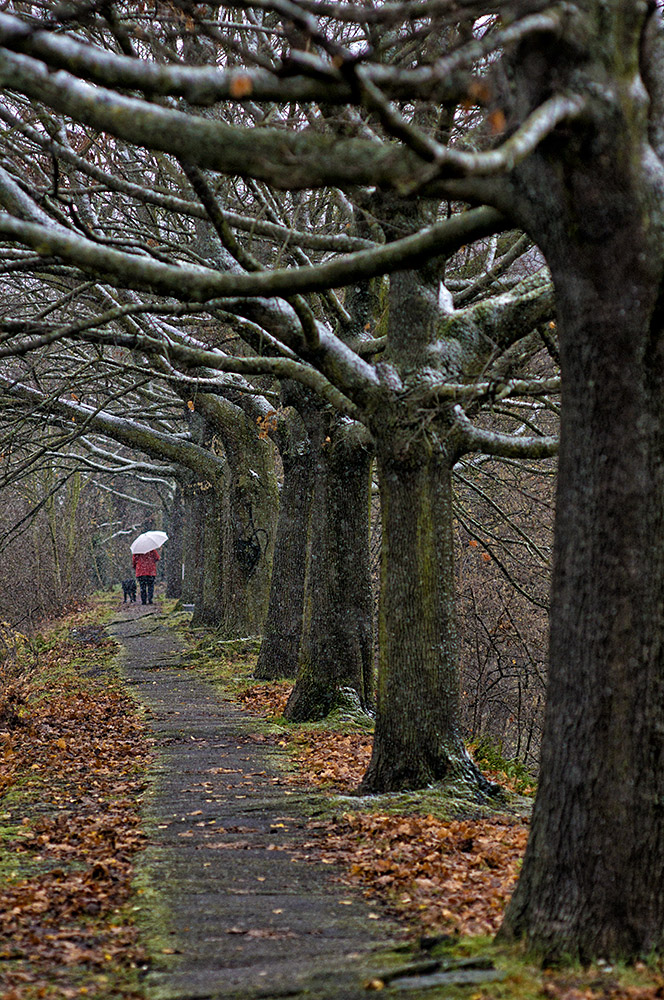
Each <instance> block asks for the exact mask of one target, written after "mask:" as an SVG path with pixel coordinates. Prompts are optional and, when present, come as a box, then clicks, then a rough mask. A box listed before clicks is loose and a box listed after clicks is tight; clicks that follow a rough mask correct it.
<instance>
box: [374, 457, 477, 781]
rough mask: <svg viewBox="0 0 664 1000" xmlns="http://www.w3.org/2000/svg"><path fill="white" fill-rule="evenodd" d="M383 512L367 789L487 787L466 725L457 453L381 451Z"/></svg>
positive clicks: (380, 475) (380, 467) (380, 471)
mask: <svg viewBox="0 0 664 1000" xmlns="http://www.w3.org/2000/svg"><path fill="white" fill-rule="evenodd" d="M378 461H379V465H378V467H379V479H380V496H381V509H382V517H383V536H382V537H383V541H382V556H381V592H380V605H379V624H378V628H379V667H378V700H377V717H376V732H375V736H374V746H373V754H372V758H371V762H370V765H369V768H368V770H367V773H366V775H365V776H364V779H363V781H362V785H361V791H364V792H369V793H374V792H389V791H399V790H401V789H404V788H422V787H424V786H426V785H428V784H431V783H432V782H435V781H441V780H443V779H452V780H454V779H459V780H462V781H463V782H464V783H465V784H466V785H470V786H471V787H472V788H474V789H475V790H476V791H477V792H478V793H482V792H487V791H488V790H489V787H490V786H489V785H488V783H487V782H486V781H485V780H484V779H483V778H482V776H481V775H480V773H479V772H478V771H477V769H476V768H475V766H474V764H473V763H472V761H471V759H470V758H469V756H468V754H467V752H466V749H465V747H464V744H463V740H462V738H461V732H460V727H459V666H458V664H459V654H458V644H457V630H456V612H455V581H454V558H453V551H454V549H453V538H452V484H451V468H452V459H451V458H450V457H449V456H447V455H445V453H444V452H437V453H436V452H433V453H432V452H431V451H430V450H429V449H428V448H426V447H425V446H423V447H422V448H421V449H419V450H417V451H416V450H415V449H411V450H410V451H409V452H408V454H407V456H406V457H399V456H396V455H395V454H394V453H393V452H391V451H390V450H383V451H382V452H381V451H379V460H378Z"/></svg>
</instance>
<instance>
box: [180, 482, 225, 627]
mask: <svg viewBox="0 0 664 1000" xmlns="http://www.w3.org/2000/svg"><path fill="white" fill-rule="evenodd" d="M224 484H225V480H224V479H223V478H222V477H220V482H219V483H218V484H213V483H209V482H198V483H196V484H195V486H194V489H195V490H196V496H195V497H194V502H193V506H192V513H193V515H194V524H193V525H192V528H193V531H192V532H191V534H190V539H191V542H192V544H193V546H194V548H193V550H192V557H193V562H194V566H193V574H192V576H193V583H194V586H195V587H196V590H195V592H194V614H193V617H192V624H193V625H194V626H200V625H211V626H213V627H215V628H216V627H217V626H218V625H219V621H220V618H221V615H222V572H221V571H222V566H223V563H224V530H223V529H224V521H223V510H224V505H223V488H224ZM186 583H187V570H186V563H185V584H186ZM185 592H186V588H185Z"/></svg>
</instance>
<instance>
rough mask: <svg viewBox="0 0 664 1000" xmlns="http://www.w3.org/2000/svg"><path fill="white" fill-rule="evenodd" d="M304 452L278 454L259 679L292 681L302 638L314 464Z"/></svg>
mask: <svg viewBox="0 0 664 1000" xmlns="http://www.w3.org/2000/svg"><path fill="white" fill-rule="evenodd" d="M304 448H305V450H304V452H299V453H298V452H295V453H292V454H291V453H289V452H288V451H286V450H285V449H284V451H282V461H283V467H284V482H283V486H282V489H281V496H280V500H279V521H278V524H277V537H276V541H275V545H274V560H273V568H272V581H271V584H270V603H269V608H268V613H267V619H266V621H265V629H264V633H263V642H262V643H261V648H260V653H259V656H258V662H257V664H256V670H255V673H254V676H255V677H257V678H259V679H260V680H277V679H279V678H282V677H296V676H297V670H298V653H299V650H300V637H301V635H302V609H303V603H304V578H305V570H306V561H307V528H308V524H309V517H310V515H311V502H312V497H313V486H314V460H313V457H312V455H311V453H310V451H309V449H308V447H307V446H306V444H305V445H304Z"/></svg>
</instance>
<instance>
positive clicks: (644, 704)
mask: <svg viewBox="0 0 664 1000" xmlns="http://www.w3.org/2000/svg"><path fill="white" fill-rule="evenodd" d="M625 235H626V234H625V232H624V231H623V232H621V233H619V234H616V238H614V239H613V240H612V241H611V245H610V246H609V245H607V242H606V240H605V241H604V243H603V244H602V245H595V246H593V248H592V252H591V253H586V252H584V251H583V250H582V252H580V253H578V252H577V253H570V254H569V256H568V260H567V262H566V264H565V266H564V268H562V267H561V268H556V272H555V277H556V284H557V287H558V289H559V297H558V303H559V305H558V309H559V328H560V340H561V360H562V366H563V372H564V406H563V420H562V428H561V450H560V466H559V490H558V498H557V518H556V533H555V548H554V553H555V562H554V575H553V582H552V605H551V623H552V624H551V646H550V667H549V682H548V693H547V708H546V719H545V735H544V741H543V746H542V761H541V775H542V777H541V784H540V788H539V791H538V795H537V801H536V805H535V811H534V815H533V824H532V833H531V836H530V840H529V843H528V849H527V852H526V857H525V861H524V865H523V870H522V874H521V878H520V880H519V884H518V887H517V889H516V891H515V894H514V897H513V899H512V902H511V904H510V907H509V909H508V912H507V915H506V918H505V923H504V925H503V930H502V934H503V935H504V936H511V937H524V938H525V939H526V940H527V942H528V943H529V945H530V947H532V948H533V949H535V950H537V951H538V952H542V953H543V954H544V955H545V956H546V957H559V956H561V955H569V956H572V957H575V958H576V957H578V958H580V959H581V960H589V959H591V958H593V957H597V956H605V957H613V958H615V957H622V958H628V959H629V958H635V957H638V956H640V955H645V954H648V953H649V952H651V951H652V950H658V949H660V948H661V947H662V945H663V944H664V809H663V803H664V739H663V734H664V648H663V645H664V633H663V621H662V608H663V607H664V542H663V541H662V539H663V532H662V527H663V525H662V520H663V516H664V461H663V458H664V452H663V444H664V440H663V439H664V407H663V401H662V384H663V379H664V356H663V343H662V318H663V315H662V306H663V304H664V303H662V301H660V302H659V303H658V304H657V305H656V304H655V295H656V292H657V284H658V281H657V279H656V276H655V275H654V274H652V273H651V274H647V273H644V270H645V271H647V270H649V268H650V265H648V264H646V266H645V268H644V266H643V264H642V265H641V266H639V256H641V257H642V258H643V257H650V255H649V254H647V252H645V251H644V250H643V247H644V242H645V241H643V240H642V239H640V240H639V241H638V243H637V244H636V245H638V246H639V247H640V253H634V254H632V253H629V245H628V243H627V242H626V240H625ZM588 249H590V248H588ZM584 250H585V248H584ZM650 259H651V260H652V259H653V258H650ZM567 267H570V268H573V269H574V273H573V274H565V273H564V271H565V270H566V268H567ZM639 272H641V273H639Z"/></svg>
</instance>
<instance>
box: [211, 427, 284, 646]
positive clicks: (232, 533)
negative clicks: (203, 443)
mask: <svg viewBox="0 0 664 1000" xmlns="http://www.w3.org/2000/svg"><path fill="white" fill-rule="evenodd" d="M223 445H224V451H225V454H226V458H227V461H228V476H227V481H226V483H225V488H224V500H223V510H222V511H220V513H219V518H220V528H221V530H222V533H223V546H222V548H223V559H222V560H221V564H220V565H219V567H218V571H219V574H220V583H219V600H220V614H219V618H218V620H217V622H216V624H217V626H218V628H219V629H220V630H221V633H222V634H223V635H224V636H226V637H227V638H246V637H249V636H258V635H260V634H261V633H262V630H263V626H264V624H265V617H266V615H267V609H268V602H269V597H270V577H271V574H272V558H273V551H274V540H275V535H276V527H277V515H278V509H279V493H278V488H277V478H276V470H275V460H274V446H273V444H272V442H271V441H269V440H261V439H259V437H258V434H257V431H256V427H255V425H252V424H250V422H249V420H248V419H247V418H246V417H245V416H244V414H243V413H242V412H239V414H238V418H237V420H236V421H235V422H234V424H233V426H232V427H230V428H229V427H226V428H224V430H223Z"/></svg>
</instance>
